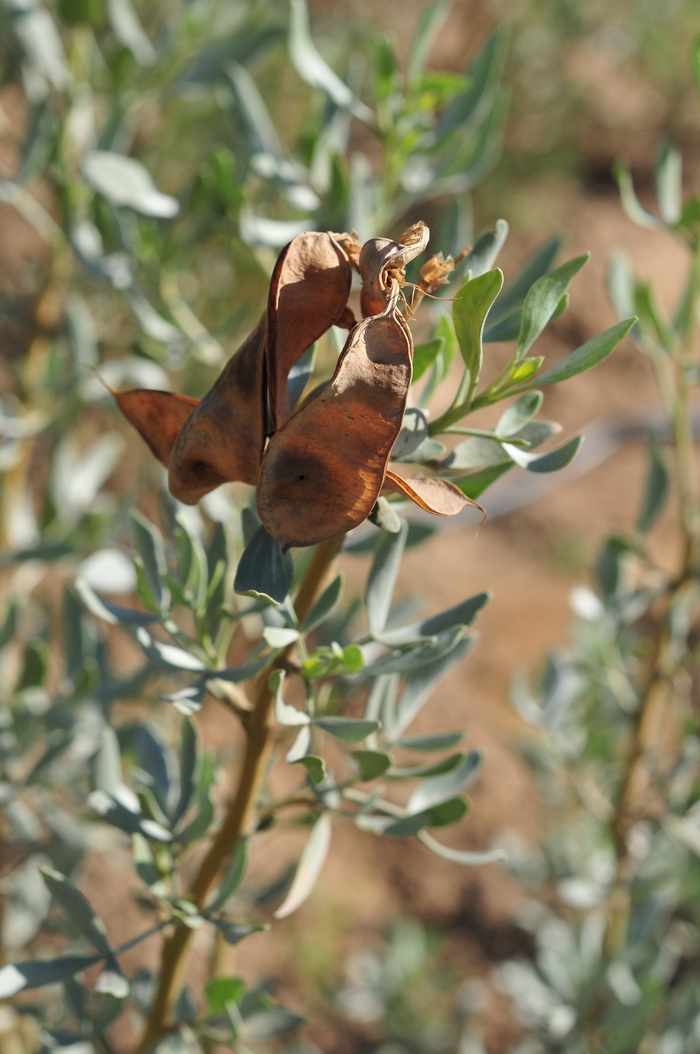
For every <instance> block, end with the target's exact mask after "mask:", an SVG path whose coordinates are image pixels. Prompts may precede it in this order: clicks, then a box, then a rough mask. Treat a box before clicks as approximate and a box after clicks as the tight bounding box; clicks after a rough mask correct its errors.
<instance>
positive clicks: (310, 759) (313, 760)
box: [287, 754, 328, 783]
mask: <svg viewBox="0 0 700 1054" xmlns="http://www.w3.org/2000/svg"><path fill="white" fill-rule="evenodd" d="M287 760H289V758H287ZM297 761H298V764H299V765H303V766H304V768H305V769H306V771H307V773H308V776H309V779H310V780H311V782H312V783H323V781H324V780H325V779H326V778H327V776H328V773H327V772H326V763H325V761H324V760H323V758H320V757H318V756H317V755H316V754H306V755H305V756H304V757H302V758H298V759H297Z"/></svg>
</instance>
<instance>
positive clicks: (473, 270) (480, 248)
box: [464, 220, 508, 301]
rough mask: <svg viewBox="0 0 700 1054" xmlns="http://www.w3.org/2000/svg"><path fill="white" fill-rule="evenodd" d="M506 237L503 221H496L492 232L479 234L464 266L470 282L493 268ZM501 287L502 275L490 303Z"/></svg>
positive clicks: (506, 227)
mask: <svg viewBox="0 0 700 1054" xmlns="http://www.w3.org/2000/svg"><path fill="white" fill-rule="evenodd" d="M507 237H508V224H507V223H506V221H505V220H496V223H495V224H494V229H493V230H492V231H486V233H485V234H481V235H480V236H479V237H478V238H477V239H476V242H475V243H474V248H473V249H472V251H471V252H470V253H469V256H468V257H467V259H466V260H465V263H464V266H465V268H466V269H467V271H468V272H470V274H471V277H472V280H473V279H475V278H480V277H481V275H484V274H486V272H487V271H490V270H491V269H492V268H493V265H494V263H495V262H496V260H497V259H498V254H499V253H500V251H501V249H502V248H503V246H504V244H505V241H506V239H507ZM502 285H503V275H502V274H501V277H500V284H499V286H498V289H497V290H496V293H495V294H494V297H492V298H491V299H492V301H493V299H494V298H495V296H497V295H498V292H499V291H500V289H501V286H502Z"/></svg>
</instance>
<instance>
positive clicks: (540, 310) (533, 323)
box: [517, 253, 590, 359]
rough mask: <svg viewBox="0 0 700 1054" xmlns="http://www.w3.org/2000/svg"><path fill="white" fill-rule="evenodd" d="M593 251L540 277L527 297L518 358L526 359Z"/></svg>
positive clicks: (519, 339)
mask: <svg viewBox="0 0 700 1054" xmlns="http://www.w3.org/2000/svg"><path fill="white" fill-rule="evenodd" d="M589 257H590V253H584V254H583V255H582V256H577V257H575V258H574V259H573V260H568V261H567V262H566V263H564V264H561V266H560V267H557V268H555V269H554V270H553V271H550V272H549V273H548V274H545V275H542V277H541V278H538V279H537V281H536V282H535V283H534V285H533V286H531V287H530V290H529V292H528V294H527V296H526V297H525V302H524V304H523V313H522V320H521V324H520V333H519V335H518V349H517V354H518V358H521V359H522V358H524V357H525V356H526V355H527V353H528V351H529V350H530V348H531V347H532V345H533V344H534V343H535V341H536V340H537V338H538V337H539V335H540V333H541V332H542V330H543V329H544V328H545V326H546V325H547V323H548V322H550V321H551V319H552V318H553V316H554V315H555V313H556V312H557V310H558V308H559V305H560V304H561V301H562V298H563V297H564V296H565V295H566V292H567V290H568V288H569V285H570V284H571V281H572V279H573V278H574V276H575V275H577V274H578V272H579V271H580V270H581V268H582V267H583V266H584V265H585V264H586V263H587V261H588V259H589Z"/></svg>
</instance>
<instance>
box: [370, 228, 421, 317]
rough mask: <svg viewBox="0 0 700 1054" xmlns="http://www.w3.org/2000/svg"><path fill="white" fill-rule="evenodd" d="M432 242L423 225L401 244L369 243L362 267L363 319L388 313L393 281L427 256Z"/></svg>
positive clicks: (405, 235) (406, 234)
mask: <svg viewBox="0 0 700 1054" xmlns="http://www.w3.org/2000/svg"><path fill="white" fill-rule="evenodd" d="M429 238H430V231H429V229H428V227H427V226H426V225H425V223H423V222H422V221H419V222H418V223H414V224H413V226H412V227H409V228H408V230H406V231H404V233H403V234H402V235H401V238H400V239H399V241H398V242H395V241H392V240H391V239H390V238H371V239H370V240H369V241H368V242H365V244H364V245H363V246H362V252H361V253H360V263H359V271H360V277H361V279H362V293H361V296H360V303H361V306H362V314H363V316H365V317H366V316H367V315H377V314H379V313H380V312H382V311H383V310H384V308H385V307H386V304H387V299H388V296H389V291H390V290H391V288H392V282H393V280H394V279H397V278H399V276H400V275H401V276H402V272H403V269H404V268H405V266H406V264H407V263H409V261H411V260H413V259H414V258H415V257H416V256H419V255H420V253H422V252H423V250H424V249H425V247H426V245H427V244H428V239H429ZM397 272H398V273H397Z"/></svg>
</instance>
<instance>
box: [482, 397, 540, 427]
mask: <svg viewBox="0 0 700 1054" xmlns="http://www.w3.org/2000/svg"><path fill="white" fill-rule="evenodd" d="M543 399H544V396H543V395H542V392H538V391H534V392H526V393H525V394H524V395H521V396H520V398H519V399H516V401H515V402H514V403H513V405H512V406H509V407H508V409H507V410H506V411H505V413H503V414H501V417H500V419H499V421H498V424H497V425H496V427H495V429H494V431H495V433H496V435H499V436H512V435H514V434H515V433H516V432H519V431H520V429H521V428H524V426H525V425H526V424H527V423H528V422H529V421H531V420H532V418H533V417H534V416H535V415H536V414H537V412H538V411H539V409H540V407H541V406H542V400H543Z"/></svg>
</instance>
